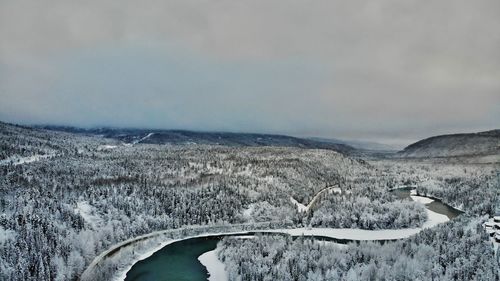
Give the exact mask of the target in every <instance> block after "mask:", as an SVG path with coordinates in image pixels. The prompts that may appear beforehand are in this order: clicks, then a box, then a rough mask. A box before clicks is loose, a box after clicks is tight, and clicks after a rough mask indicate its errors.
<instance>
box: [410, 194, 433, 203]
mask: <svg viewBox="0 0 500 281" xmlns="http://www.w3.org/2000/svg"><path fill="white" fill-rule="evenodd" d="M410 197H411V199H413V201H415V202H418V203H422V204H429V203H432V202H434V200H433V199H431V198H427V197H423V196H417V195H411V196H410Z"/></svg>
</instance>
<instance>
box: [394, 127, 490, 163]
mask: <svg viewBox="0 0 500 281" xmlns="http://www.w3.org/2000/svg"><path fill="white" fill-rule="evenodd" d="M397 155H398V156H400V157H413V158H426V157H458V156H488V155H500V130H492V131H487V132H480V133H471V134H454V135H441V136H435V137H431V138H427V139H424V140H421V141H418V142H416V143H414V144H411V145H409V146H407V147H406V148H405V149H404V150H403V151H400V152H398V154H397Z"/></svg>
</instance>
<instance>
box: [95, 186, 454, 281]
mask: <svg viewBox="0 0 500 281" xmlns="http://www.w3.org/2000/svg"><path fill="white" fill-rule="evenodd" d="M412 199H413V200H415V201H417V202H419V203H422V204H428V203H430V202H432V201H433V200H432V199H429V198H426V197H421V196H412ZM426 212H427V215H428V220H427V221H426V222H425V223H424V225H423V226H422V227H419V228H408V229H384V230H365V229H350V228H304V227H302V228H290V229H288V228H283V229H265V228H264V229H262V228H261V229H255V230H250V229H246V230H245V231H233V232H231V231H228V232H224V231H222V232H207V233H203V234H199V235H191V236H190V235H188V236H187V237H184V238H180V239H167V240H163V242H161V243H158V244H156V245H155V246H152V247H148V249H145V250H144V251H143V252H142V253H136V256H134V257H131V259H130V260H129V261H127V262H126V264H127V265H126V266H123V267H121V268H120V269H118V270H117V272H116V273H115V274H114V276H115V278H113V279H112V280H113V281H123V280H125V277H126V275H127V272H128V271H129V270H130V269H131V268H132V266H133V265H134V264H135V263H137V262H138V261H141V260H144V259H146V258H148V257H150V256H151V255H153V254H154V253H155V252H157V251H158V250H160V249H162V248H163V247H165V246H167V245H169V244H171V243H174V242H177V241H180V240H185V239H190V238H197V237H204V236H218V235H234V234H247V233H250V232H267V233H269V232H273V233H284V234H289V235H292V236H301V235H306V236H323V237H329V238H334V239H347V240H360V241H368V240H372V241H373V240H397V239H403V238H407V237H409V236H412V235H414V234H417V233H419V232H420V231H422V230H423V229H426V228H431V227H434V226H436V225H438V224H440V223H444V222H447V221H449V218H448V217H447V216H446V215H442V214H439V213H436V212H434V211H431V210H429V209H426ZM148 236H152V234H149V235H144V238H147V237H148ZM130 247H133V246H130ZM205 254H206V255H205ZM104 256H105V255H103V256H102V258H104ZM98 260H99V258H97V259H96V261H94V263H93V264H94V265H95V264H97V262H98ZM199 260H200V262H201V263H202V264H203V265H204V266H206V267H207V271H209V273H210V276H224V275H223V274H224V273H222V272H225V270H223V269H222V268H223V267H221V264H222V263H221V262H220V261H218V259H217V255H216V252H211V253H210V252H207V253H204V254H202V255H201V256H200V257H199ZM222 265H223V264H222ZM221 274H222V275H221ZM214 278H215V277H214ZM209 280H223V279H209Z"/></svg>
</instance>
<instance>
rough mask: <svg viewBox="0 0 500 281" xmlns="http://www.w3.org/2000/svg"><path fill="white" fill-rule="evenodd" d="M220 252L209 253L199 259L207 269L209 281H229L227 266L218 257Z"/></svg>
mask: <svg viewBox="0 0 500 281" xmlns="http://www.w3.org/2000/svg"><path fill="white" fill-rule="evenodd" d="M217 252H218V250H217V249H215V250H212V251H208V252H206V253H203V254H202V255H201V256H199V257H198V260H199V261H200V263H201V264H202V265H203V266H205V267H206V268H207V271H208V275H209V277H208V280H209V281H225V280H229V278H228V275H227V271H226V266H225V265H224V263H223V262H221V261H220V260H219V258H218V257H217Z"/></svg>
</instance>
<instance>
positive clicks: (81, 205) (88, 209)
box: [75, 201, 102, 229]
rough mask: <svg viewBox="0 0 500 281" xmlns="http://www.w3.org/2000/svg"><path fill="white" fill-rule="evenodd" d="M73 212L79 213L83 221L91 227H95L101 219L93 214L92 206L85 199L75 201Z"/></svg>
mask: <svg viewBox="0 0 500 281" xmlns="http://www.w3.org/2000/svg"><path fill="white" fill-rule="evenodd" d="M75 212H77V213H79V214H80V216H82V218H83V219H84V220H85V222H86V223H88V224H89V225H91V226H92V228H93V229H96V228H97V227H98V226H99V225H100V223H101V222H102V219H101V218H100V217H99V216H98V215H97V214H95V210H94V207H92V206H91V205H90V204H89V203H88V202H87V201H80V202H78V203H76V208H75Z"/></svg>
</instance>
